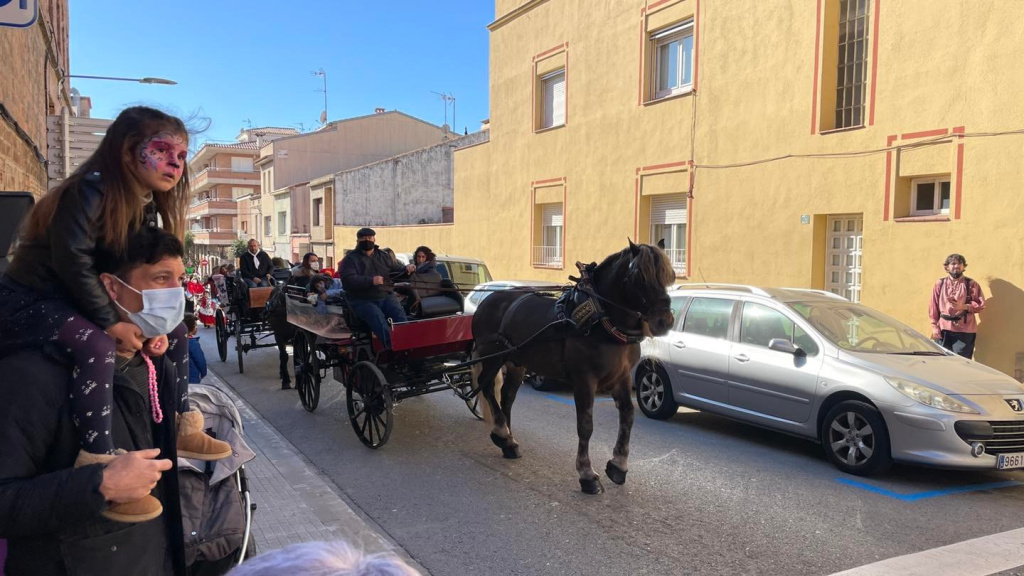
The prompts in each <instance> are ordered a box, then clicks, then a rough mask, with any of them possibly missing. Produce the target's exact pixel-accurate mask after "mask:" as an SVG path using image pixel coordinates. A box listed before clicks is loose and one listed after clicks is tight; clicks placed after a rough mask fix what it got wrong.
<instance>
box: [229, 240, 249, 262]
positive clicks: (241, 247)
mask: <svg viewBox="0 0 1024 576" xmlns="http://www.w3.org/2000/svg"><path fill="white" fill-rule="evenodd" d="M248 249H249V245H248V242H246V241H245V240H242V239H241V238H236V239H235V241H234V242H232V243H231V253H232V254H234V255H235V258H241V257H242V254H245V252H246V250H248Z"/></svg>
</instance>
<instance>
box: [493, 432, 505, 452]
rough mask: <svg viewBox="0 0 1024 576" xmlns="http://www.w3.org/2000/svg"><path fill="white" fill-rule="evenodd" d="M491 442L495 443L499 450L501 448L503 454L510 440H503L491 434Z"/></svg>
mask: <svg viewBox="0 0 1024 576" xmlns="http://www.w3.org/2000/svg"><path fill="white" fill-rule="evenodd" d="M491 442H494V445H495V446H497V447H498V448H501V450H502V452H504V451H505V445H506V444H508V440H507V439H505V438H502V437H501V436H498V435H497V434H495V433H494V432H491Z"/></svg>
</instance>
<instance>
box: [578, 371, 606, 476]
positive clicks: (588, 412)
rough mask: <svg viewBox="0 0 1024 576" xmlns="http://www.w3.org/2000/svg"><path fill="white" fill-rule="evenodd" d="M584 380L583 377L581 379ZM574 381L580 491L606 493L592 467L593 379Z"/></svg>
mask: <svg viewBox="0 0 1024 576" xmlns="http://www.w3.org/2000/svg"><path fill="white" fill-rule="evenodd" d="M579 378H580V380H582V377H579ZM573 380H574V384H575V386H574V391H573V392H574V394H573V395H574V396H575V398H576V434H577V435H578V436H579V447H578V448H577V452H576V473H577V474H579V475H580V489H581V490H583V492H585V493H587V494H599V493H601V492H604V486H601V478H600V477H599V476H598V475H597V473H596V472H594V468H593V467H592V466H591V465H590V436H591V435H592V434H593V433H594V390H595V388H596V386H595V382H594V379H593V377H587V378H586V380H585V381H580V380H577V379H576V378H574V379H573Z"/></svg>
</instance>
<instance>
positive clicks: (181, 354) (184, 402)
mask: <svg viewBox="0 0 1024 576" xmlns="http://www.w3.org/2000/svg"><path fill="white" fill-rule="evenodd" d="M167 359H168V360H170V361H171V362H172V363H174V368H175V370H176V371H177V373H178V412H179V413H181V414H184V413H185V412H188V411H189V403H188V328H186V327H185V323H184V322H182V323H181V324H178V327H177V328H175V329H174V330H172V331H171V333H170V334H168V335H167Z"/></svg>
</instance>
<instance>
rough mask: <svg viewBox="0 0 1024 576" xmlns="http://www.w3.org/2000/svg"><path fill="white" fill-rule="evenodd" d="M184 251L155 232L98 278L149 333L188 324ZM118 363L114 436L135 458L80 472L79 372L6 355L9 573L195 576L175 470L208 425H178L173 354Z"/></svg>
mask: <svg viewBox="0 0 1024 576" xmlns="http://www.w3.org/2000/svg"><path fill="white" fill-rule="evenodd" d="M183 253H184V249H183V246H182V244H181V242H180V241H179V240H178V239H177V238H175V237H174V236H172V235H170V234H169V233H167V232H165V231H163V230H161V229H159V228H149V227H145V228H142V229H140V231H139V232H138V234H136V235H135V236H133V237H131V238H129V242H128V243H127V249H126V252H125V254H123V255H121V256H115V255H112V254H104V253H98V254H97V257H96V270H97V272H99V273H100V274H99V278H100V280H101V282H102V284H103V287H104V288H105V289H106V290H107V292H108V294H109V295H110V297H111V298H112V299H113V300H114V302H115V304H116V308H117V310H118V313H119V315H120V316H121V318H122V319H123V320H126V321H131V322H133V323H135V324H136V325H137V326H138V327H139V328H140V329H141V330H142V331H143V333H145V334H146V335H147V336H155V335H157V334H166V333H168V332H169V331H171V330H172V329H173V328H174V327H175V326H177V324H178V323H180V322H181V316H182V307H183V306H182V305H183V293H182V292H181V289H180V288H179V282H180V279H181V277H182V276H183V274H184V270H185V269H184V266H183V264H182V255H183ZM150 363H151V364H152V366H150ZM115 366H116V368H115V374H114V381H113V385H112V398H113V404H112V405H111V406H110V407H109V408H110V418H111V419H112V421H111V428H110V434H111V436H112V440H113V444H114V446H115V447H117V448H118V449H120V450H125V451H127V452H126V453H123V454H120V455H116V456H107V457H106V459H105V460H104V461H103V462H101V463H94V464H86V465H78V466H76V459H77V458H79V455H80V450H79V449H80V442H79V439H78V437H77V435H76V433H75V425H74V423H73V422H72V412H71V409H70V404H69V397H68V382H69V381H70V372H71V371H72V370H73V366H72V365H71V364H69V362H68V359H67V356H66V355H65V354H64V350H61V349H57V348H54V347H53V346H42V347H40V346H29V347H24V348H20V349H17V350H11V351H5V352H4V353H3V354H2V355H0V374H3V375H4V377H3V378H2V379H0V537H2V538H7V539H8V543H9V550H8V558H7V563H6V565H5V568H6V571H7V574H10V575H16V574H68V573H74V574H140V575H141V574H183V573H185V564H184V563H185V556H184V542H183V533H182V519H181V504H180V497H179V492H178V479H177V478H178V477H177V474H176V473H175V472H174V471H173V466H174V463H175V462H176V458H177V456H178V455H182V456H184V455H185V454H186V452H185V451H184V449H182V448H181V446H182V434H183V433H197V434H200V435H201V430H202V423H201V422H198V423H197V425H198V427H199V429H198V430H191V429H190V430H187V431H186V429H185V427H184V426H178V425H177V422H176V420H178V418H176V417H175V416H176V412H178V411H181V410H182V409H183V408H182V406H181V402H182V400H181V394H180V390H179V389H178V383H179V377H178V374H177V371H176V368H175V365H174V363H173V362H172V361H171V360H170V359H168V358H167V357H166V356H164V357H153V358H150V359H148V361H147V358H143V357H142V356H141V355H140V354H138V353H134V352H126V353H124V355H118V356H116V357H115ZM184 409H185V410H187V406H186V407H185V408H184ZM196 414H198V412H196ZM181 421H182V422H184V421H185V418H181ZM207 438H208V437H207ZM211 442H215V443H216V442H217V441H212V439H211ZM219 444H223V443H219ZM211 446H212V445H211ZM224 446H225V447H227V449H228V454H230V446H227V445H226V444H224ZM193 448H196V449H202V447H201V446H193ZM168 471H171V473H165V472H168ZM151 500H156V501H157V504H158V505H159V506H160V507H161V508H162V510H161V512H160V513H159V515H157V516H156V517H153V518H152V519H150V520H148V521H138V522H135V523H124V521H120V522H115V521H111V519H109V518H110V516H109V513H110V511H111V510H113V509H114V508H116V507H118V506H121V507H124V506H131V505H134V504H136V503H139V502H144V501H151ZM126 514H127V512H126Z"/></svg>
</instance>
